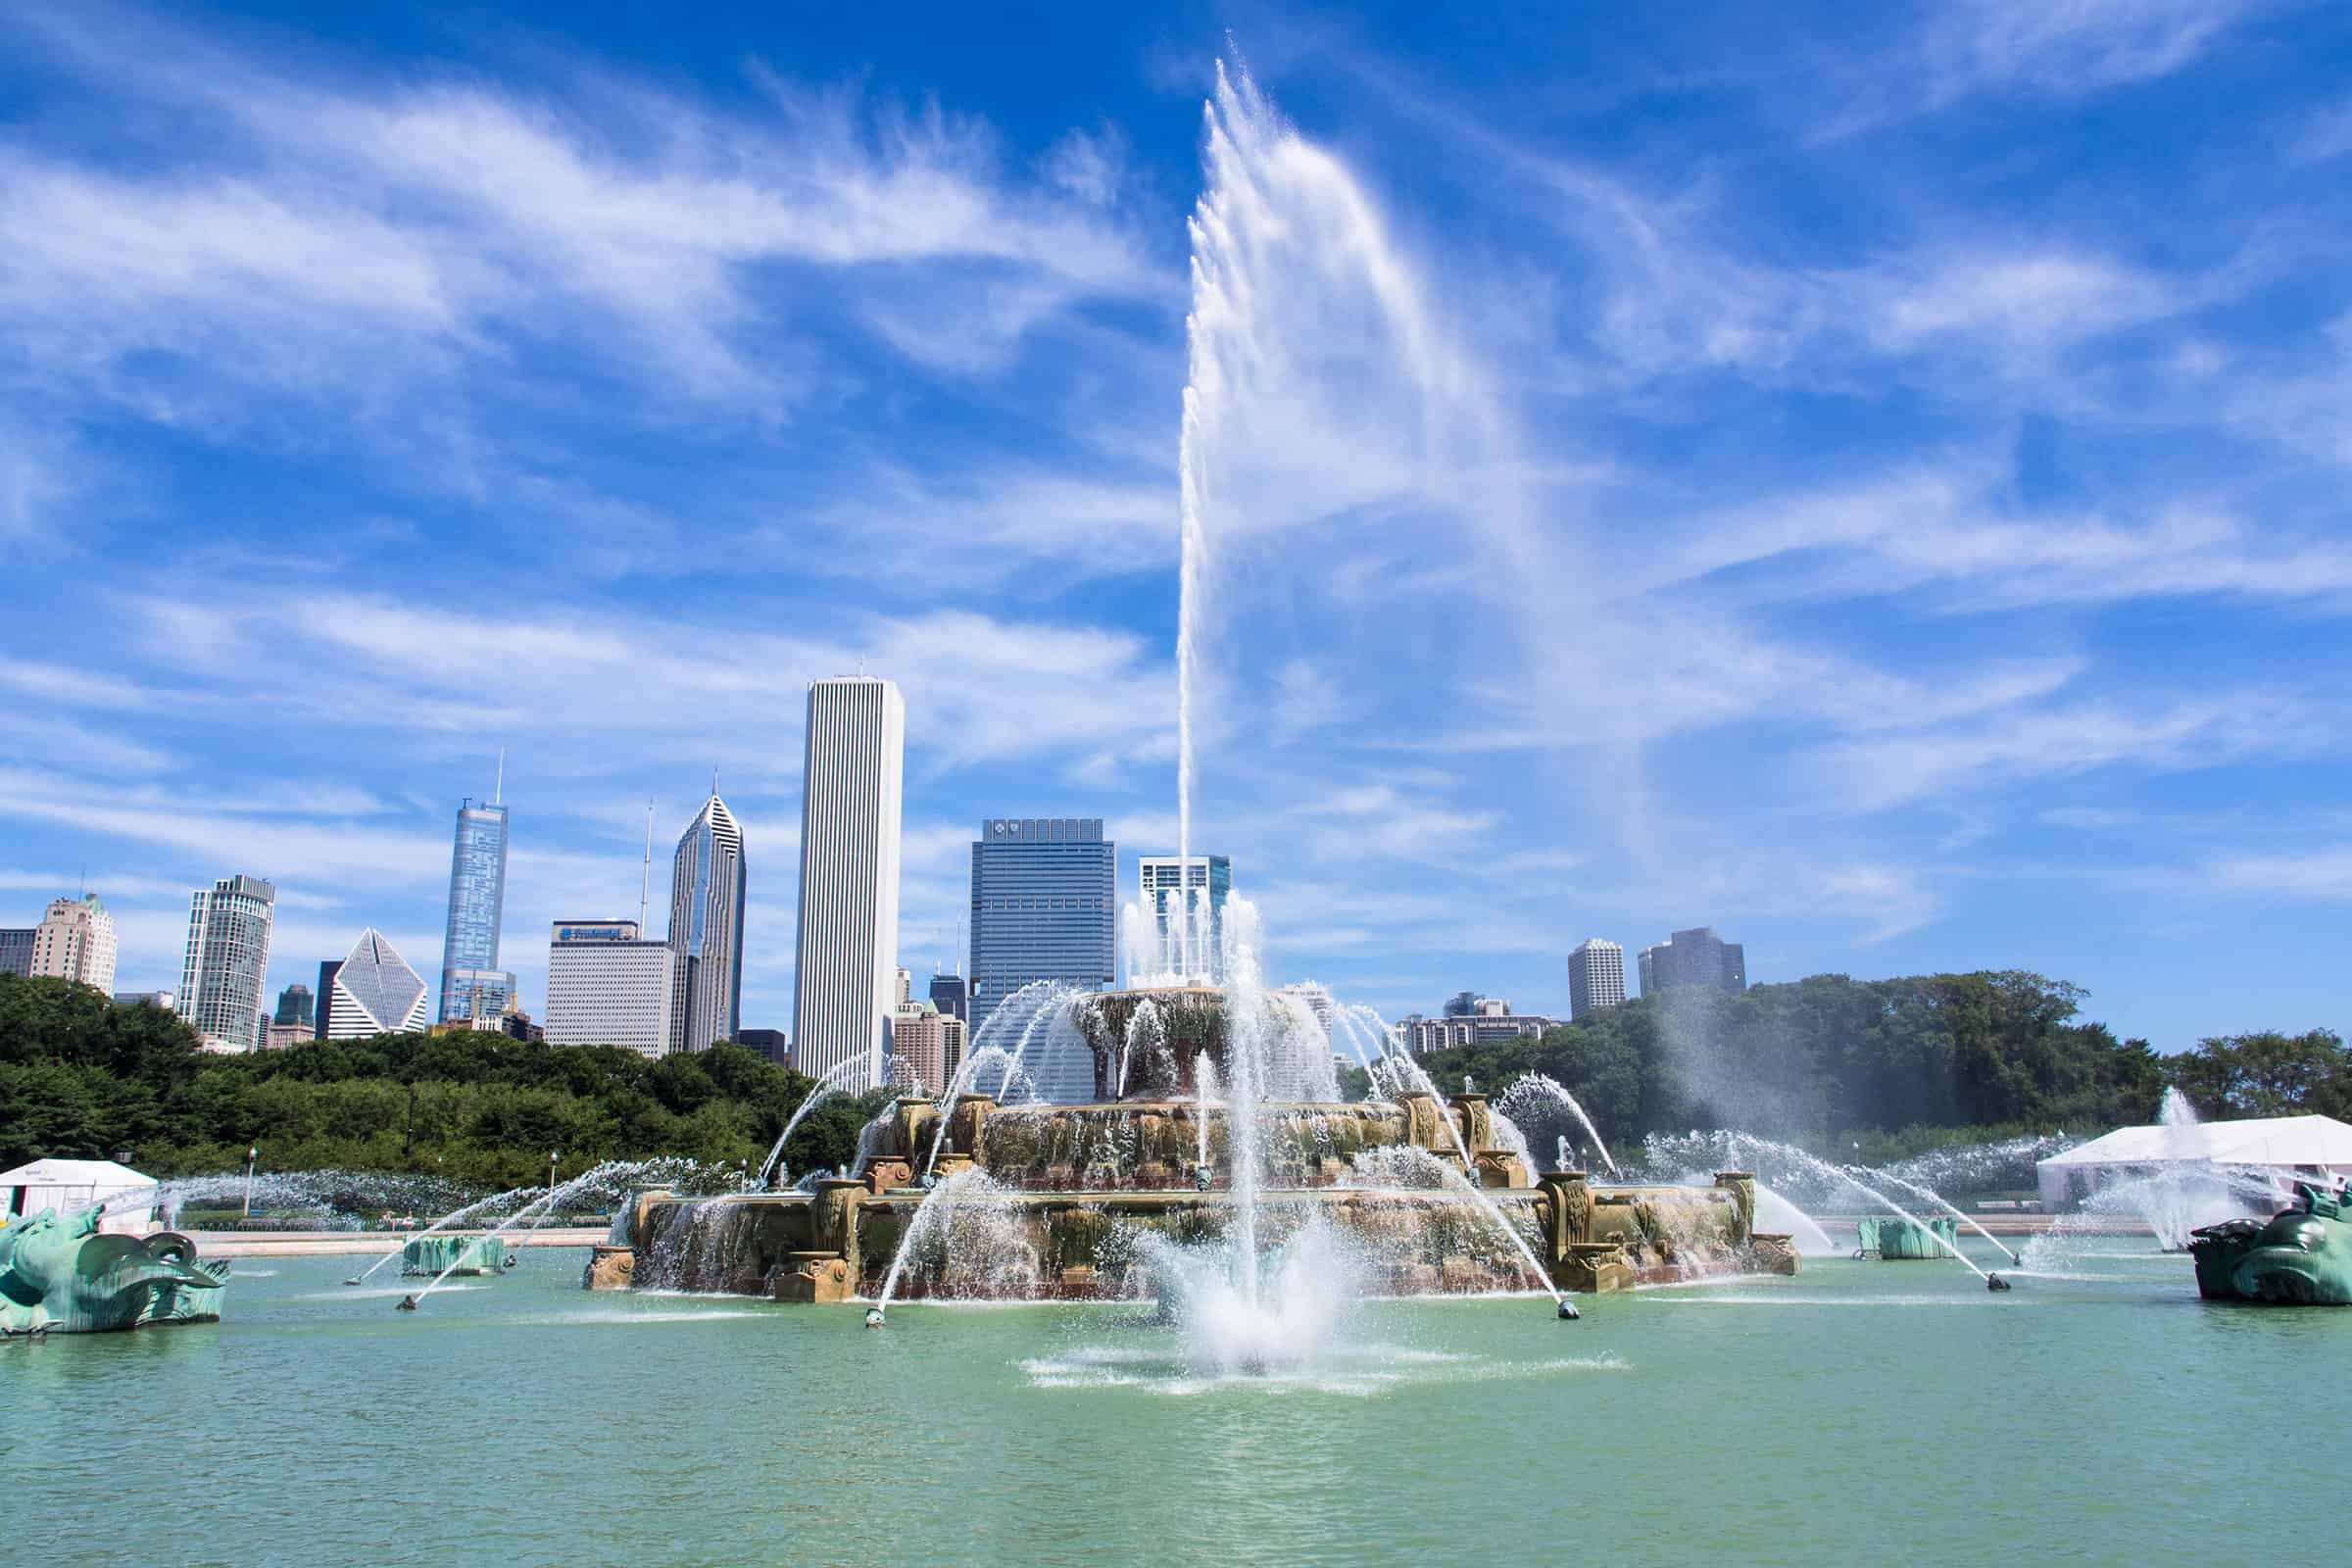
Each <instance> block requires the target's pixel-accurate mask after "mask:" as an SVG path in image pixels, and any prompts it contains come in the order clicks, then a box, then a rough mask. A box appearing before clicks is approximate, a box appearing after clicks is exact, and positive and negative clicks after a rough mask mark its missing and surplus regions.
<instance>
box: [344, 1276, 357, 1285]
mask: <svg viewBox="0 0 2352 1568" xmlns="http://www.w3.org/2000/svg"><path fill="white" fill-rule="evenodd" d="M343 1283H344V1284H346V1285H357V1284H359V1283H360V1277H359V1276H358V1275H357V1274H354V1275H353V1276H352V1277H351V1278H349V1279H347V1280H345V1281H344V1282H343Z"/></svg>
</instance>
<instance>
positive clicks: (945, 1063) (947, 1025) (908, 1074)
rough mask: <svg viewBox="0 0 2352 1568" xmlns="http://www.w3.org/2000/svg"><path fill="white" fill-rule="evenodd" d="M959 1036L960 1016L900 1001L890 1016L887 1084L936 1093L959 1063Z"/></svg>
mask: <svg viewBox="0 0 2352 1568" xmlns="http://www.w3.org/2000/svg"><path fill="white" fill-rule="evenodd" d="M905 972H906V971H905V970H901V971H900V973H902V974H904V973H905ZM963 1039H964V1037H963V1020H962V1019H961V1018H958V1017H956V1016H955V1015H954V1014H953V1013H946V1012H942V1011H940V1010H939V1009H938V1008H937V1007H935V1006H933V1005H931V1004H930V1003H928V1002H915V1001H913V1000H911V999H909V1000H907V1001H904V1002H901V1003H900V1004H899V1005H898V1006H897V1007H896V1008H895V1009H894V1010H893V1011H892V1013H891V1015H890V1081H891V1083H892V1084H893V1085H894V1086H895V1087H898V1088H901V1089H907V1088H912V1087H913V1086H914V1085H916V1084H920V1085H922V1087H923V1088H924V1089H926V1090H928V1091H929V1092H930V1093H932V1094H934V1095H936V1094H939V1093H940V1092H941V1091H943V1090H945V1089H946V1088H947V1086H948V1083H949V1080H951V1079H953V1078H954V1077H955V1076H956V1068H958V1067H960V1066H962V1065H963Z"/></svg>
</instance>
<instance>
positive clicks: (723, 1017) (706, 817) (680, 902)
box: [669, 790, 746, 1051]
mask: <svg viewBox="0 0 2352 1568" xmlns="http://www.w3.org/2000/svg"><path fill="white" fill-rule="evenodd" d="M745 887H746V880H745V872H744V863H743V830H742V829H741V828H739V827H737V826H736V825H735V817H734V813H732V812H731V811H729V810H728V809H727V804H726V802H724V801H722V800H720V799H719V798H718V794H717V792H716V791H715V790H714V791H712V792H711V799H709V800H708V801H705V802H704V803H703V809H701V810H700V811H697V812H696V813H695V815H694V820H693V821H691V822H689V823H687V824H686V831H685V832H684V833H683V834H681V835H680V836H679V838H678V850H677V854H676V856H675V857H674V858H672V859H671V860H670V863H669V953H670V960H669V962H670V969H669V974H670V981H669V1049H670V1050H672V1051H708V1050H710V1049H711V1043H712V1042H714V1041H719V1040H732V1039H734V1038H735V1030H736V1027H737V1025H738V1024H739V1023H740V1022H741V1020H742V1009H743V899H744V890H745Z"/></svg>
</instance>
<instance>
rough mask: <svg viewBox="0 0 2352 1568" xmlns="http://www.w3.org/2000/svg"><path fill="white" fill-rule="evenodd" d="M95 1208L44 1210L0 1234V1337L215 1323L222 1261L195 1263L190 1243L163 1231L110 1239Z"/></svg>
mask: <svg viewBox="0 0 2352 1568" xmlns="http://www.w3.org/2000/svg"><path fill="white" fill-rule="evenodd" d="M103 1212H104V1208H103V1205H92V1206H91V1207H89V1208H83V1209H76V1210H74V1211H73V1212H72V1213H69V1214H64V1215H61V1214H59V1213H58V1211H57V1210H56V1209H53V1208H45V1209H42V1210H41V1211H40V1212H38V1213H36V1214H31V1215H27V1216H26V1217H25V1218H24V1219H21V1220H18V1221H16V1222H15V1223H14V1224H11V1225H9V1226H8V1227H7V1228H6V1229H0V1334H8V1335H17V1334H46V1333H58V1334H100V1333H105V1332H108V1331H110V1330H114V1329H135V1328H143V1327H145V1326H147V1325H148V1324H151V1323H210V1322H215V1321H218V1320H219V1318H220V1316H221V1291H222V1290H223V1289H224V1288H225V1287H226V1286H227V1284H228V1263H227V1260H226V1259H215V1260H213V1261H210V1262H199V1261H198V1260H197V1257H196V1244H195V1243H194V1242H192V1241H190V1240H188V1238H186V1237H185V1236H181V1235H178V1234H176V1233H174V1232H171V1231H166V1232H164V1233H162V1234H160V1235H156V1236H144V1237H141V1236H110V1235H106V1234H103V1233H101V1232H100V1231H99V1229H98V1220H99V1216H100V1215H101V1214H102V1213H103Z"/></svg>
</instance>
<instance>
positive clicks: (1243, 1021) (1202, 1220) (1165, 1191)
mask: <svg viewBox="0 0 2352 1568" xmlns="http://www.w3.org/2000/svg"><path fill="white" fill-rule="evenodd" d="M1234 906H1235V909H1234V912H1235V913H1237V914H1239V915H1244V916H1246V915H1247V913H1248V909H1247V906H1246V905H1244V904H1243V903H1242V901H1239V900H1235V901H1234ZM1234 924H1235V925H1236V927H1237V928H1246V927H1245V922H1244V921H1243V920H1240V919H1237V920H1236V921H1235V922H1234ZM1229 961H1230V964H1231V967H1232V968H1233V969H1234V970H1235V971H1237V972H1238V973H1239V974H1241V975H1242V976H1244V978H1243V979H1242V981H1241V983H1238V984H1234V985H1229V986H1213V985H1207V984H1200V983H1167V984H1152V985H1145V986H1140V987H1137V988H1135V989H1131V990H1126V991H1118V992H1110V993H1079V994H1070V993H1063V994H1060V995H1057V996H1054V997H1050V998H1047V999H1044V1000H1043V1001H1041V1002H1040V1003H1038V1004H1037V1005H1035V1006H1033V1007H1031V1008H1029V1009H1026V1013H1025V1016H1023V1015H1022V1014H1021V1013H1019V1012H1017V1011H1016V1012H1015V1013H1014V1014H1010V1015H1005V1014H1001V1015H1000V1018H999V1019H992V1020H991V1026H990V1028H988V1029H986V1030H984V1031H983V1032H982V1038H981V1039H980V1040H979V1041H976V1042H975V1050H974V1051H973V1053H972V1054H971V1056H970V1057H969V1058H968V1059H967V1061H966V1062H965V1063H964V1064H963V1066H962V1067H961V1068H960V1069H959V1070H958V1071H957V1073H956V1080H955V1082H954V1083H953V1084H951V1085H950V1086H949V1087H948V1092H947V1093H945V1094H943V1095H941V1096H939V1097H937V1098H933V1097H931V1096H927V1095H922V1094H910V1095H904V1096H901V1097H899V1098H897V1099H896V1100H895V1101H893V1102H892V1103H889V1104H888V1105H886V1106H885V1107H884V1108H883V1110H882V1112H881V1114H880V1115H878V1116H877V1117H876V1118H875V1120H874V1122H873V1123H871V1124H869V1126H868V1128H867V1129H866V1134H865V1136H864V1138H863V1139H862V1140H861V1145H860V1149H859V1152H858V1159H857V1162H856V1163H855V1165H854V1166H853V1167H852V1168H850V1169H848V1170H847V1171H845V1172H842V1173H839V1174H836V1175H833V1176H829V1177H824V1178H821V1179H816V1180H813V1181H812V1182H809V1183H806V1184H805V1185H804V1186H803V1187H802V1188H799V1189H795V1190H791V1191H780V1192H760V1193H748V1194H730V1195H726V1196H722V1197H717V1198H687V1197H681V1196H677V1195H675V1194H672V1193H670V1192H667V1191H662V1190H653V1191H647V1192H642V1193H639V1194H637V1195H635V1196H634V1197H633V1198H632V1200H631V1201H630V1202H629V1204H628V1206H627V1208H626V1209H625V1211H624V1212H623V1213H622V1214H621V1215H620V1216H619V1218H618V1219H617V1220H616V1222H615V1224H614V1227H613V1235H612V1237H611V1239H610V1240H609V1241H608V1242H607V1243H606V1244H604V1245H603V1246H600V1247H598V1248H597V1249H596V1250H595V1253H594V1256H593V1258H592V1259H591V1261H590V1263H589V1264H588V1267H587V1269H586V1284H587V1285H588V1287H589V1288H590V1289H592V1290H596V1289H616V1288H625V1287H635V1288H639V1289H645V1288H658V1289H673V1290H688V1291H715V1292H727V1293H734V1294H738V1295H744V1296H758V1297H765V1298H771V1299H777V1300H783V1301H806V1302H841V1301H848V1300H852V1299H863V1300H869V1301H872V1302H874V1303H876V1310H875V1313H874V1315H873V1319H872V1320H874V1321H879V1318H880V1313H881V1310H882V1309H884V1308H886V1307H887V1306H888V1305H889V1304H890V1303H891V1302H892V1301H895V1300H904V1299H915V1298H934V1299H1016V1300H1054V1299H1144V1298H1161V1299H1165V1297H1166V1295H1167V1293H1168V1292H1169V1291H1170V1290H1171V1289H1174V1290H1178V1291H1183V1292H1187V1293H1191V1294H1197V1292H1198V1289H1199V1287H1200V1285H1201V1281H1202V1280H1204V1279H1215V1280H1217V1281H1219V1284H1218V1288H1219V1289H1222V1290H1230V1291H1233V1292H1236V1293H1238V1294H1239V1296H1240V1298H1241V1299H1243V1300H1244V1301H1245V1302H1248V1303H1250V1304H1251V1305H1256V1304H1258V1303H1259V1301H1260V1299H1261V1298H1262V1297H1263V1296H1265V1295H1267V1294H1269V1293H1270V1292H1271V1291H1273V1290H1274V1289H1275V1287H1276V1282H1277V1281H1278V1280H1279V1279H1280V1277H1281V1274H1282V1270H1283V1268H1284V1266H1285V1260H1286V1259H1291V1258H1295V1257H1297V1256H1299V1255H1302V1253H1303V1252H1305V1251H1313V1252H1314V1253H1315V1254H1316V1255H1318V1256H1323V1255H1328V1257H1329V1258H1330V1259H1332V1260H1333V1264H1332V1266H1333V1267H1334V1268H1336V1269H1338V1270H1339V1271H1340V1272H1342V1273H1344V1274H1345V1275H1346V1276H1347V1278H1348V1280H1349V1282H1350V1285H1351V1286H1352V1288H1353V1289H1354V1290H1355V1291H1357V1292H1359V1293H1361V1294H1377V1295H1398V1296H1431V1295H1446V1296H1463V1295H1481V1294H1489V1293H1496V1292H1507V1291H1529V1290H1534V1291H1540V1292H1543V1293H1544V1294H1547V1295H1550V1296H1552V1297H1554V1298H1555V1299H1560V1300H1561V1302H1562V1304H1561V1313H1560V1315H1561V1316H1563V1317H1572V1316H1574V1315H1575V1312H1574V1309H1573V1308H1572V1307H1570V1306H1569V1305H1567V1304H1566V1301H1565V1298H1564V1296H1563V1295H1562V1293H1566V1292H1596V1291H1622V1290H1626V1289H1630V1288H1631V1287H1633V1286H1635V1285H1638V1284H1645V1283H1653V1282H1661V1281H1682V1280H1691V1279H1696V1278H1701V1277H1705V1276H1710V1275H1718V1274H1740V1273H1781V1274H1788V1273H1793V1272H1794V1271H1795V1269H1796V1266H1797V1253H1796V1250H1795V1249H1794V1247H1793V1246H1792V1245H1791V1244H1790V1240H1789V1237H1788V1236H1786V1235H1774V1234H1761V1233H1759V1232H1758V1231H1757V1229H1756V1184H1755V1180H1754V1178H1753V1177H1752V1176H1751V1175H1749V1174H1747V1173H1745V1172H1740V1171H1725V1172H1723V1173H1721V1174H1718V1175H1716V1176H1715V1178H1714V1180H1713V1182H1712V1183H1711V1184H1707V1185H1696V1184H1693V1185H1649V1186H1634V1185H1617V1184H1613V1183H1603V1182H1595V1181H1594V1180H1593V1177H1592V1175H1591V1174H1590V1173H1589V1172H1587V1171H1585V1170H1581V1169H1574V1168H1562V1169H1549V1170H1540V1171H1539V1170H1535V1169H1532V1168H1531V1166H1530V1162H1529V1156H1528V1152H1527V1146H1526V1141H1525V1140H1524V1138H1522V1137H1521V1136H1519V1134H1518V1132H1517V1130H1516V1128H1514V1127H1513V1126H1512V1125H1511V1123H1510V1122H1509V1121H1508V1119H1507V1118H1506V1117H1504V1116H1503V1115H1502V1114H1501V1113H1500V1112H1499V1111H1497V1110H1495V1108H1494V1107H1493V1106H1491V1105H1490V1104H1489V1103H1488V1098H1487V1097H1486V1096H1485V1095H1482V1094H1477V1093H1473V1092H1469V1091H1468V1090H1467V1089H1465V1092H1463V1093H1460V1094H1450V1095H1441V1094H1440V1093H1438V1092H1437V1090H1436V1089H1435V1087H1434V1086H1433V1085H1431V1084H1430V1082H1429V1081H1428V1079H1427V1078H1426V1076H1425V1075H1423V1074H1422V1072H1421V1070H1420V1068H1419V1067H1418V1065H1417V1064H1416V1063H1414V1062H1413V1061H1412V1060H1411V1058H1410V1057H1409V1055H1406V1054H1402V1053H1401V1051H1399V1050H1397V1048H1396V1047H1395V1046H1394V1044H1393V1043H1390V1042H1385V1041H1384V1042H1382V1043H1381V1048H1380V1049H1378V1050H1376V1051H1372V1052H1361V1051H1359V1059H1360V1060H1361V1061H1362V1063H1363V1065H1364V1066H1365V1067H1366V1069H1367V1070H1368V1072H1369V1075H1370V1078H1371V1080H1372V1083H1373V1085H1374V1091H1373V1094H1374V1098H1369V1099H1365V1100H1357V1101H1343V1100H1341V1099H1340V1098H1339V1097H1338V1093H1337V1090H1336V1081H1335V1080H1336V1075H1335V1072H1334V1060H1333V1051H1332V1044H1333V1041H1334V1039H1335V1038H1341V1037H1344V1035H1345V1031H1338V1032H1335V1031H1334V1030H1333V1029H1332V1028H1331V1027H1330V1026H1329V1024H1328V1023H1327V1021H1326V1017H1325V1016H1319V1015H1318V1012H1317V1009H1316V1008H1315V1007H1314V1006H1313V1005H1310V1004H1309V1003H1308V1002H1307V1001H1305V1000H1303V999H1302V998H1301V997H1300V996H1299V995H1297V994H1295V993H1292V992H1283V991H1273V992H1270V991H1267V990H1266V989H1264V988H1263V987H1262V986H1259V985H1257V984H1256V983H1254V980H1253V978H1250V977H1252V976H1253V974H1254V965H1253V963H1252V962H1251V961H1250V958H1249V956H1248V955H1247V953H1246V952H1245V953H1241V954H1237V955H1231V956H1229ZM1056 1031H1058V1032H1060V1034H1061V1035H1062V1036H1063V1037H1064V1040H1065V1044H1064V1046H1063V1048H1062V1049H1066V1050H1071V1051H1083V1052H1084V1053H1085V1054H1087V1055H1089V1056H1091V1058H1092V1064H1093V1075H1094V1086H1093V1089H1094V1092H1093V1099H1092V1100H1091V1101H1088V1102H1086V1103H1042V1102H1039V1101H1036V1100H1034V1099H1024V1098H1023V1096H1024V1095H1025V1094H1027V1093H1031V1091H1029V1090H1028V1089H1027V1088H1026V1086H1027V1084H1028V1083H1029V1081H1030V1078H1029V1074H1028V1072H1027V1071H1026V1070H1025V1066H1024V1063H1025V1062H1031V1063H1033V1061H1034V1054H1036V1053H1037V1052H1039V1050H1040V1042H1041V1040H1044V1039H1051V1038H1053V1037H1054V1034H1055V1033H1056ZM991 1036H994V1037H995V1038H996V1040H998V1041H1004V1042H1006V1043H1005V1044H997V1043H993V1042H992V1041H991V1039H990V1037H991Z"/></svg>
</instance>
